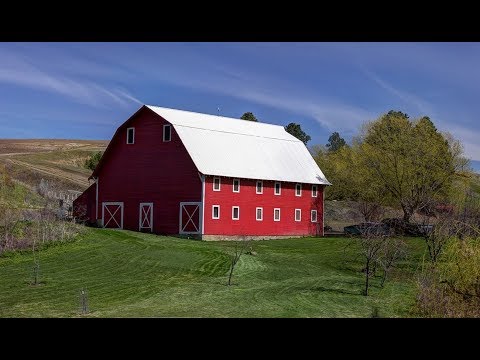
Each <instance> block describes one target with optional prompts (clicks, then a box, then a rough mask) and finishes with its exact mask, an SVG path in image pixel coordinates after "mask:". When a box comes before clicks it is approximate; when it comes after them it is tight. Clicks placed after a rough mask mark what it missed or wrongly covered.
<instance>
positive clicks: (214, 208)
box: [212, 205, 220, 219]
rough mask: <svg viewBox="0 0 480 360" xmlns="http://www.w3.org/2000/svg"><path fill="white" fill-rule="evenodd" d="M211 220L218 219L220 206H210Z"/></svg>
mask: <svg viewBox="0 0 480 360" xmlns="http://www.w3.org/2000/svg"><path fill="white" fill-rule="evenodd" d="M212 219H220V205H212Z"/></svg>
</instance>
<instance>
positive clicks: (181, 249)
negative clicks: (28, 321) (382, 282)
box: [0, 228, 424, 317]
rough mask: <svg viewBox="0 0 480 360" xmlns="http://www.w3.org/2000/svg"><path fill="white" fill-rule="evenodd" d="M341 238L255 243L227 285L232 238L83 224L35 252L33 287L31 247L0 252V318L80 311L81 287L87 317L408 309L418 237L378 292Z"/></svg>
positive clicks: (351, 313) (395, 312)
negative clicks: (36, 281)
mask: <svg viewBox="0 0 480 360" xmlns="http://www.w3.org/2000/svg"><path fill="white" fill-rule="evenodd" d="M349 243H350V242H349V240H347V239H344V238H304V239H289V240H269V241H260V242H255V243H254V245H253V246H254V249H255V251H257V253H258V255H257V256H252V255H243V256H242V257H241V260H240V262H239V264H238V265H237V268H236V270H235V273H234V278H233V281H234V285H233V286H231V287H228V286H226V285H225V283H226V280H227V272H228V269H229V255H228V254H229V252H230V251H231V249H232V246H233V244H232V243H227V242H200V241H194V240H185V239H177V238H170V237H161V236H155V235H149V234H142V233H136V232H131V231H115V230H106V229H90V228H89V229H87V231H86V232H85V234H83V235H82V237H81V238H80V239H79V240H77V241H75V242H73V243H66V244H62V245H58V246H52V247H49V248H47V249H44V250H42V251H40V254H39V258H40V269H41V280H42V281H43V283H42V284H41V285H37V286H32V285H29V282H30V281H31V278H32V275H31V273H32V271H31V270H32V264H33V262H32V256H31V254H29V253H24V254H11V255H10V256H8V257H3V258H0V278H1V279H2V280H1V281H0V316H1V317H75V316H80V315H79V291H80V289H81V288H82V287H85V288H86V289H87V290H88V293H89V309H90V311H91V312H90V314H88V315H87V316H91V317H369V316H371V314H372V310H373V308H375V307H376V308H378V311H379V315H380V316H382V317H398V316H402V317H404V316H409V315H410V314H411V313H410V310H411V308H412V305H413V303H414V284H413V275H414V271H415V270H416V268H417V264H418V263H419V261H420V258H421V256H422V255H423V253H424V245H423V242H422V240H420V239H408V244H409V246H410V249H411V256H410V258H409V260H408V261H405V262H404V263H402V264H400V266H401V267H402V272H397V273H394V274H393V278H392V279H391V280H390V281H389V282H387V283H386V286H385V288H383V289H381V288H380V287H379V286H378V284H379V280H378V279H375V280H374V281H373V287H372V289H371V294H372V296H369V297H365V296H363V295H361V291H362V288H363V276H362V275H363V274H362V273H361V272H360V271H359V270H360V269H361V268H362V264H361V262H360V261H359V259H358V258H357V259H355V254H356V252H355V245H353V244H352V245H350V246H347V247H346V245H347V244H349ZM400 275H401V276H400Z"/></svg>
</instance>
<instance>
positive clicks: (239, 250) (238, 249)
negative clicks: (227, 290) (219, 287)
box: [227, 237, 251, 286]
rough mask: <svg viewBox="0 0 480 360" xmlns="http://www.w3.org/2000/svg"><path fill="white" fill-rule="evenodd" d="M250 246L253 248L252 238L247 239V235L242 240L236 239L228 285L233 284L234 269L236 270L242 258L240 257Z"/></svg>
mask: <svg viewBox="0 0 480 360" xmlns="http://www.w3.org/2000/svg"><path fill="white" fill-rule="evenodd" d="M249 247H250V248H251V246H250V240H248V239H246V238H245V237H244V238H243V239H242V240H240V241H235V246H234V248H233V252H232V255H231V261H230V271H229V274H228V283H227V285H228V286H230V285H231V284H232V276H233V271H234V270H235V266H236V265H237V263H238V261H239V260H240V257H241V256H242V255H243V254H244V253H245V252H246V250H247V249H248V248H249Z"/></svg>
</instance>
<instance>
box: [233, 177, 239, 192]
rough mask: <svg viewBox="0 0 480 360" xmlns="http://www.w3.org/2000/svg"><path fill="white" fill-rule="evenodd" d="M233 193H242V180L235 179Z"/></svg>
mask: <svg viewBox="0 0 480 360" xmlns="http://www.w3.org/2000/svg"><path fill="white" fill-rule="evenodd" d="M233 192H236V193H239V192H240V179H233Z"/></svg>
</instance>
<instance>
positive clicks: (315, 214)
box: [312, 210, 317, 223]
mask: <svg viewBox="0 0 480 360" xmlns="http://www.w3.org/2000/svg"><path fill="white" fill-rule="evenodd" d="M312 222H315V223H316V222H317V210H312Z"/></svg>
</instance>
